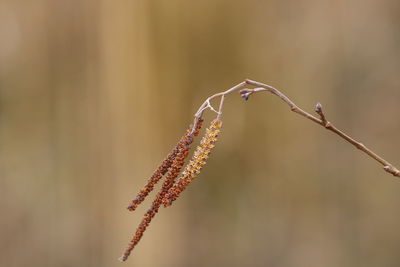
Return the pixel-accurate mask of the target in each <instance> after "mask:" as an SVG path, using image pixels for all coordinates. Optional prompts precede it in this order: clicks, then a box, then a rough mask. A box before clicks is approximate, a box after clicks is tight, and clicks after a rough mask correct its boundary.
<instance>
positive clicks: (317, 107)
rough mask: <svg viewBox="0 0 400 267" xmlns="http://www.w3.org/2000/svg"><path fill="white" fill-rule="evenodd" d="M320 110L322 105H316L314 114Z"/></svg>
mask: <svg viewBox="0 0 400 267" xmlns="http://www.w3.org/2000/svg"><path fill="white" fill-rule="evenodd" d="M321 110H322V105H321V103H319V102H318V103H317V104H316V105H315V111H316V112H320V111H321Z"/></svg>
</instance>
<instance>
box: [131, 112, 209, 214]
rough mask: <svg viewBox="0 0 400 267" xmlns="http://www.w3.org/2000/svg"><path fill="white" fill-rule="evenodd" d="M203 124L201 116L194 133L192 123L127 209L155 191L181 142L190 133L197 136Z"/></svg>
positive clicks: (133, 206)
mask: <svg viewBox="0 0 400 267" xmlns="http://www.w3.org/2000/svg"><path fill="white" fill-rule="evenodd" d="M202 125H203V119H202V118H199V119H197V121H196V125H195V130H194V132H193V133H191V131H192V125H190V126H189V128H188V129H187V131H186V134H185V135H184V136H183V137H182V138H181V140H180V141H179V142H178V144H176V146H175V147H174V148H173V149H172V151H171V152H170V153H169V154H168V156H167V157H166V158H165V159H164V160H163V161H162V163H161V165H160V166H159V167H158V168H157V169H156V170H155V171H154V173H153V174H152V176H151V177H150V178H149V180H148V181H147V183H146V185H145V186H144V187H143V188H142V189H141V190H140V191H139V192H138V193H137V195H136V197H135V198H134V199H132V201H131V203H130V204H129V205H128V207H127V209H128V210H130V211H134V210H135V209H136V208H137V206H139V204H140V203H142V202H143V200H144V199H145V198H146V197H147V195H148V194H149V193H150V192H151V191H153V189H154V186H155V185H156V184H157V182H158V181H159V180H160V179H161V178H162V177H163V176H164V175H165V174H166V173H167V171H168V169H169V168H170V167H171V165H172V163H173V161H174V159H175V158H176V155H177V153H178V152H179V144H180V143H181V142H182V141H183V139H184V138H186V137H187V136H188V135H193V136H197V134H198V132H199V131H200V129H201V127H202Z"/></svg>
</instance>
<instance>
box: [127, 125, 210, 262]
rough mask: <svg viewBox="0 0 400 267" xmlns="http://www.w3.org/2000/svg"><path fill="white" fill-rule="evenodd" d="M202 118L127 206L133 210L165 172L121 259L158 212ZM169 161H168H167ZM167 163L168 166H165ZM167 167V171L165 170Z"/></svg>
mask: <svg viewBox="0 0 400 267" xmlns="http://www.w3.org/2000/svg"><path fill="white" fill-rule="evenodd" d="M202 122H203V119H202V118H199V119H197V120H196V124H195V128H194V130H193V131H192V129H193V127H192V126H190V127H189V129H188V130H187V132H186V134H185V135H184V136H183V137H182V138H181V140H180V141H179V142H178V144H177V146H176V147H175V148H174V149H173V150H172V151H171V153H170V154H169V155H168V156H167V158H166V159H165V160H164V161H163V162H162V164H161V166H160V167H159V168H157V170H156V171H155V172H154V173H153V175H152V177H150V179H149V181H148V182H147V184H146V185H145V187H144V188H143V189H142V190H140V192H139V194H138V196H137V197H136V198H135V199H134V200H133V201H132V203H131V204H130V205H129V206H128V209H129V210H134V209H135V208H136V207H137V205H138V204H140V202H141V201H142V200H143V199H144V198H145V197H146V196H147V195H148V193H149V192H150V191H151V190H152V189H153V188H154V185H155V183H156V182H157V181H159V180H160V178H161V177H162V176H163V174H165V181H164V183H163V185H162V188H161V190H160V192H158V194H157V196H156V198H155V199H154V201H153V203H152V205H151V207H150V208H149V209H148V210H147V212H146V213H145V214H144V216H143V219H142V221H141V222H140V224H139V226H138V227H137V229H136V232H135V234H134V235H133V237H132V239H131V241H130V242H129V244H128V246H127V248H126V249H125V252H124V254H123V255H122V256H121V257H120V260H121V261H126V260H127V259H128V257H129V255H130V253H131V251H132V250H133V248H134V247H135V246H136V245H137V243H139V241H140V239H141V238H142V236H143V233H144V231H145V230H146V228H147V227H148V226H149V224H150V222H151V220H152V218H153V217H154V215H155V214H156V213H157V212H158V209H159V208H160V206H161V204H162V200H163V198H164V197H165V195H166V194H167V192H168V190H169V189H170V188H171V187H172V186H173V184H174V182H175V179H176V177H177V176H178V175H179V173H180V171H181V169H182V167H183V165H184V164H185V159H186V157H187V156H188V154H189V150H190V145H191V144H192V142H193V137H194V136H197V135H198V133H199V131H200V128H201V126H202ZM169 162H170V163H169ZM167 165H169V166H168V167H166V166H167ZM165 168H167V171H165Z"/></svg>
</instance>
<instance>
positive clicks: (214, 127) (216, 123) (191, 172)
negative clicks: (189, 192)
mask: <svg viewBox="0 0 400 267" xmlns="http://www.w3.org/2000/svg"><path fill="white" fill-rule="evenodd" d="M221 127H222V121H221V120H219V119H215V120H213V121H212V122H211V125H210V127H209V128H208V129H206V134H205V135H204V136H203V138H202V139H201V142H200V145H199V146H198V147H197V148H196V151H195V152H194V154H193V157H192V159H191V160H190V162H189V163H188V164H187V166H186V168H185V170H184V171H183V172H182V174H181V176H180V177H179V179H178V180H177V181H176V182H175V184H174V185H173V186H172V187H171V188H170V189H169V190H168V193H167V194H166V195H165V197H164V199H163V204H164V206H169V205H171V204H172V202H173V201H174V200H175V199H176V198H178V197H179V195H180V193H182V191H183V190H185V188H186V186H187V185H188V184H189V183H190V182H191V181H192V180H193V179H194V178H196V176H197V175H198V174H199V173H200V171H201V168H202V167H203V166H204V165H205V164H206V162H207V159H208V157H209V155H210V153H211V150H212V149H213V148H214V146H215V142H216V141H217V138H218V134H219V132H220V131H221Z"/></svg>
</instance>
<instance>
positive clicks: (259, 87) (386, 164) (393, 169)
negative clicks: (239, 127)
mask: <svg viewBox="0 0 400 267" xmlns="http://www.w3.org/2000/svg"><path fill="white" fill-rule="evenodd" d="M245 82H246V84H248V85H252V86H255V87H256V88H253V89H243V90H241V91H240V94H241V96H242V97H243V98H245V99H246V100H247V99H248V98H249V96H250V95H251V94H253V93H255V92H260V91H268V92H270V93H272V94H274V95H276V96H277V97H279V98H280V99H281V100H282V101H284V102H285V103H286V104H288V105H289V107H290V109H291V110H292V111H293V112H296V113H298V114H299V115H301V116H303V117H306V118H307V119H309V120H312V121H313V122H315V123H318V124H319V125H321V126H323V127H325V128H326V129H328V130H330V131H332V132H334V133H335V134H337V135H339V136H340V137H342V138H343V139H345V140H346V141H347V142H349V143H350V144H352V145H354V146H355V147H356V148H358V149H359V150H361V151H363V152H364V153H366V154H367V155H368V156H370V157H371V158H373V159H375V160H376V161H378V162H379V163H381V164H382V165H383V169H384V170H385V171H386V172H388V173H390V174H392V175H393V176H397V177H400V171H399V170H398V169H397V168H396V167H394V166H393V165H392V164H391V163H389V162H388V161H386V160H385V159H383V158H382V157H380V156H379V155H377V154H376V153H375V152H373V151H372V150H371V149H369V148H367V147H366V146H365V145H364V144H362V143H360V142H358V141H356V140H355V139H353V138H352V137H350V136H348V135H347V134H345V133H344V132H342V131H341V130H339V129H338V128H336V127H335V126H334V125H333V124H332V123H330V122H329V121H327V120H326V118H325V115H324V113H323V111H322V105H321V104H319V103H318V104H317V105H316V109H315V111H316V112H317V113H318V115H319V116H320V119H318V118H316V117H314V116H313V115H311V114H309V113H308V112H306V111H304V110H302V109H301V108H299V107H298V106H297V105H296V104H294V103H293V102H292V101H291V100H290V99H289V98H288V97H287V96H285V95H284V94H283V93H281V92H280V91H279V90H278V89H276V88H274V87H272V86H270V85H267V84H263V83H260V82H256V81H252V80H245Z"/></svg>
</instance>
